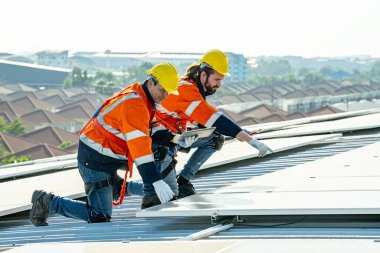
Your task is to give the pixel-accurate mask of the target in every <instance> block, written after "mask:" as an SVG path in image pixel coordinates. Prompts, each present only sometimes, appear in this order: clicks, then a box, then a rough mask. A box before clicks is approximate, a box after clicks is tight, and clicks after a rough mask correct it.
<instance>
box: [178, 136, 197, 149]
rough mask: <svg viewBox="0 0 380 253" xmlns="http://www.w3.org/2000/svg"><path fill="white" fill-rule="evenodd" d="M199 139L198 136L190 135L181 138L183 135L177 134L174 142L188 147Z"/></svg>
mask: <svg viewBox="0 0 380 253" xmlns="http://www.w3.org/2000/svg"><path fill="white" fill-rule="evenodd" d="M197 140H198V136H189V137H186V138H183V139H182V140H181V135H179V134H176V135H175V136H174V137H173V140H172V142H173V143H175V144H178V145H180V146H181V147H183V148H188V147H190V146H191V145H193V143H194V142H196V141H197Z"/></svg>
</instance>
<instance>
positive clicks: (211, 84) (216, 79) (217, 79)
mask: <svg viewBox="0 0 380 253" xmlns="http://www.w3.org/2000/svg"><path fill="white" fill-rule="evenodd" d="M203 73H204V72H203ZM204 74H206V73H204ZM223 79H224V76H223V75H221V74H219V73H218V72H216V71H215V73H214V74H211V75H210V76H209V77H208V81H207V83H205V84H204V86H205V88H206V90H207V91H208V92H209V93H210V94H214V93H215V92H216V90H217V89H219V88H220V86H222V81H223ZM205 81H206V78H205Z"/></svg>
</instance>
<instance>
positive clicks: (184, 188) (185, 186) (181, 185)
mask: <svg viewBox="0 0 380 253" xmlns="http://www.w3.org/2000/svg"><path fill="white" fill-rule="evenodd" d="M177 183H178V191H179V194H178V198H179V199H181V198H184V197H187V196H191V195H194V194H196V193H197V192H196V191H195V189H194V186H193V184H192V183H190V181H189V180H187V179H185V178H183V177H181V176H179V177H178V179H177Z"/></svg>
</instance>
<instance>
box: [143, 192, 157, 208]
mask: <svg viewBox="0 0 380 253" xmlns="http://www.w3.org/2000/svg"><path fill="white" fill-rule="evenodd" d="M160 204H161V201H160V199H159V198H158V196H157V195H156V194H154V195H144V197H143V198H142V202H141V210H142V209H145V208H149V207H152V206H158V205H160Z"/></svg>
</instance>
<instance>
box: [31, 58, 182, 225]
mask: <svg viewBox="0 0 380 253" xmlns="http://www.w3.org/2000/svg"><path fill="white" fill-rule="evenodd" d="M147 73H148V77H147V79H146V80H145V82H144V83H143V84H140V83H135V84H133V85H131V86H129V87H127V88H125V89H124V90H122V91H121V92H119V93H117V94H115V95H114V96H112V97H111V98H109V99H107V100H106V101H104V102H103V104H102V106H101V107H100V108H99V109H98V110H97V111H96V112H95V114H94V116H93V117H92V118H91V119H90V120H89V122H88V123H87V124H86V125H85V126H84V128H83V129H82V131H81V134H80V141H79V147H78V157H77V159H78V169H79V173H80V175H81V177H82V179H83V182H84V185H85V192H86V194H87V202H82V201H75V200H71V199H69V198H65V197H60V196H58V195H53V194H51V193H47V192H45V191H40V190H36V191H34V192H33V195H32V200H31V202H32V204H33V206H32V209H31V211H30V220H31V222H32V223H33V224H34V225H36V226H46V225H48V222H47V218H48V215H49V213H58V214H61V215H64V216H67V217H71V218H76V219H81V220H85V221H87V222H89V223H95V222H107V221H110V220H111V217H112V202H113V187H114V185H115V180H114V178H115V175H116V172H117V170H119V169H121V168H126V167H127V168H129V169H130V170H131V169H132V165H133V162H134V163H135V164H136V166H137V169H138V171H139V173H140V175H141V177H142V180H143V182H144V184H146V185H150V186H152V187H153V189H154V191H155V193H156V195H157V197H158V199H159V200H160V202H161V203H166V202H168V201H170V200H171V199H172V198H173V197H174V193H173V191H172V190H171V189H170V187H169V186H168V185H167V184H166V183H165V182H164V181H163V180H162V176H161V173H160V172H159V170H158V169H157V166H156V164H155V160H154V156H153V152H152V148H151V146H152V139H151V137H150V124H151V122H152V119H153V117H154V113H155V110H156V108H155V106H156V104H158V103H160V102H161V101H162V100H163V99H165V98H166V97H167V96H168V94H169V93H174V92H176V90H177V85H178V82H179V76H178V72H177V70H176V68H175V67H174V66H173V65H171V64H170V63H166V62H164V63H160V64H157V65H155V66H154V67H153V68H152V69H151V70H148V71H147ZM126 164H128V166H126Z"/></svg>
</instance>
